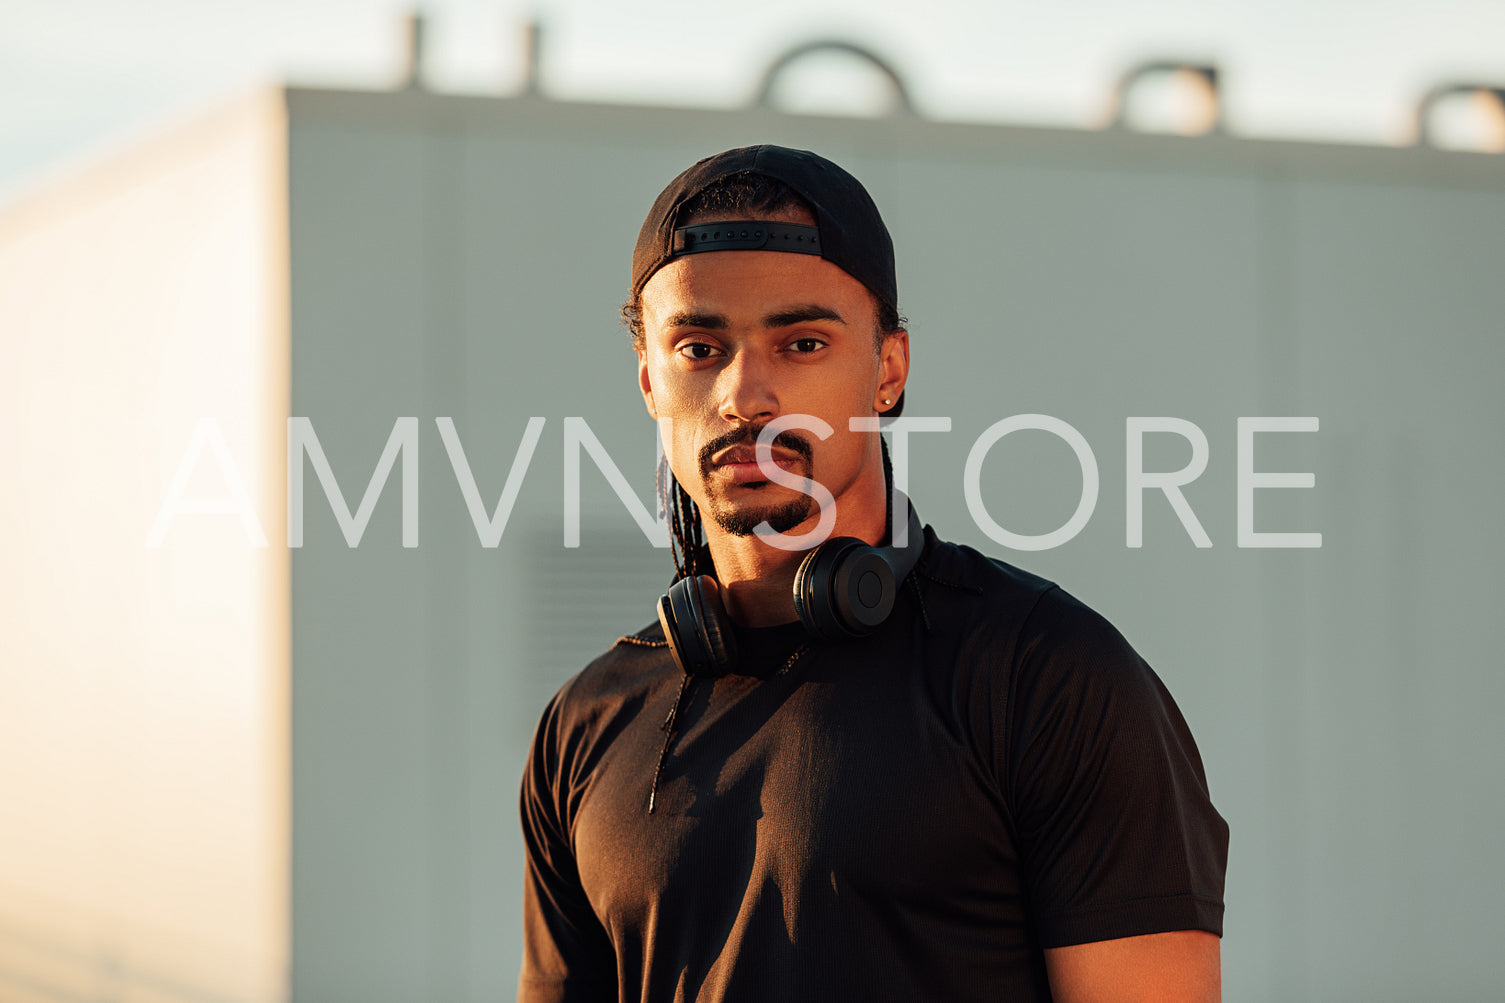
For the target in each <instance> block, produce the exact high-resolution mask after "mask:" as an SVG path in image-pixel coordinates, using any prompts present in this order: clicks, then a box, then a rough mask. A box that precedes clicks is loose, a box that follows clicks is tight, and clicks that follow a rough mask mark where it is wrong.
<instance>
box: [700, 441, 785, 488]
mask: <svg viewBox="0 0 1505 1003" xmlns="http://www.w3.org/2000/svg"><path fill="white" fill-rule="evenodd" d="M773 462H774V463H775V464H777V465H778V466H779V468H780V469H783V470H790V469H797V468H798V467H799V465H800V463H801V458H800V457H799V456H798V455H796V454H794V453H790V452H787V451H785V450H781V449H775V450H774V451H773ZM711 469H712V471H713V472H714V473H715V474H716V475H717V476H718V477H721V478H723V479H725V480H728V481H730V482H732V483H733V484H747V483H751V482H754V481H767V480H768V475H767V474H765V473H764V472H763V469H762V468H761V467H759V466H758V461H757V453H756V451H755V450H754V448H753V447H752V446H733V447H732V448H730V449H728V450H725V451H723V452H722V453H720V454H719V459H716V460H714V461H713V462H712V464H711Z"/></svg>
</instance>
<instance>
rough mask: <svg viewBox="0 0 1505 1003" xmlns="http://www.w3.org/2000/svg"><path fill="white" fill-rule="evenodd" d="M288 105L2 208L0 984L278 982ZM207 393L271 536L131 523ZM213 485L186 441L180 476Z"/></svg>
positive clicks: (218, 525) (272, 104)
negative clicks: (155, 540) (162, 530)
mask: <svg viewBox="0 0 1505 1003" xmlns="http://www.w3.org/2000/svg"><path fill="white" fill-rule="evenodd" d="M284 116H285V109H284V106H283V105H282V103H281V100H280V96H274V95H272V94H270V93H264V94H258V95H254V96H249V97H247V98H245V99H242V100H240V101H237V102H235V103H234V104H233V105H230V106H226V107H225V108H222V109H221V110H220V111H218V112H216V113H215V114H213V115H210V116H207V117H205V118H203V119H201V120H198V121H196V122H193V123H190V124H187V125H184V126H181V127H179V128H177V129H174V130H172V131H170V132H169V133H167V134H164V135H162V136H159V137H156V138H154V139H150V140H147V141H145V142H143V143H141V144H138V145H136V146H134V147H132V148H131V149H129V150H126V151H122V152H121V153H119V154H118V155H116V156H114V157H111V158H107V159H106V160H105V161H103V162H101V163H100V164H98V165H96V166H94V167H91V168H89V169H86V170H84V171H82V172H78V173H75V174H74V175H72V176H69V177H66V178H63V179H60V180H58V181H57V182H55V183H53V184H50V185H47V186H44V187H42V188H40V189H38V190H37V191H34V192H32V193H30V194H29V195H28V196H27V197H26V198H24V199H23V200H21V201H19V202H18V203H16V204H13V205H11V206H8V207H7V208H5V209H3V210H0V350H3V354H4V365H3V366H0V420H3V423H4V425H5V427H6V428H7V429H8V430H9V431H8V433H7V435H6V436H5V437H4V439H3V445H0V468H3V470H4V475H3V477H4V485H5V487H4V490H3V491H0V523H3V524H4V525H5V526H7V527H9V532H8V542H7V544H6V546H5V548H4V550H5V557H4V562H3V564H4V570H3V573H0V636H3V637H4V641H3V643H0V650H3V652H4V653H3V655H0V693H3V694H4V696H3V699H0V997H3V998H6V999H33V998H36V999H53V998H56V999H122V1000H124V999H133V1000H134V999H143V1000H144V999H154V1000H155V999H162V1000H184V1001H189V1000H196V999H203V1000H208V999H214V1000H237V1001H238V1000H246V1001H274V1000H281V999H284V998H285V992H286V989H285V983H286V974H285V969H286V959H287V951H288V921H287V914H286V913H287V891H286V885H287V879H286V872H287V869H288V849H287V839H288V836H287V826H288V808H287V799H288V795H287V788H288V779H287V771H288V763H287V710H286V695H285V692H286V686H287V678H286V675H287V668H288V644H289V640H288V614H287V602H288V600H287V593H288V570H287V551H286V549H285V548H284V547H282V546H280V541H281V538H282V536H283V528H282V527H283V518H284V517H283V508H282V497H283V487H282V485H283V480H284V473H283V466H282V455H283V451H282V443H281V438H282V419H283V416H284V415H285V413H286V409H287V393H288V391H287V319H286V295H285V291H284V290H285V284H286V280H285V275H286V251H285V232H286V224H285V195H284V189H285V180H284V179H285V166H284V165H285V159H284V156H285V155H284V142H283V136H284V133H285V129H284ZM205 418H208V419H212V420H213V421H214V422H216V423H217V426H218V428H219V429H220V431H221V432H222V434H223V437H224V441H225V443H226V444H227V446H228V452H229V456H230V457H231V459H232V461H233V463H234V464H235V465H236V467H237V469H238V472H239V474H240V476H241V477H242V478H243V479H244V482H245V485H246V488H247V490H248V491H249V493H250V499H251V501H252V504H253V505H254V507H255V509H256V512H257V515H258V517H259V519H260V521H261V525H262V529H263V531H264V533H265V534H266V536H267V537H269V538H270V540H271V541H272V542H273V543H274V544H279V545H276V546H271V547H265V548H260V549H258V548H254V547H251V546H249V545H248V543H247V537H246V535H245V533H244V531H243V529H242V527H241V525H240V523H239V521H238V520H236V519H234V518H232V517H229V516H224V515H183V516H180V517H179V518H178V519H177V520H176V521H175V522H174V523H173V524H172V525H171V527H170V530H169V532H168V533H167V535H166V536H165V539H164V541H163V543H162V545H161V546H160V547H158V548H148V547H147V546H146V541H147V538H148V534H149V532H150V531H151V529H152V527H153V523H154V520H155V519H156V518H157V515H158V510H159V507H160V506H161V505H162V503H163V502H164V500H165V499H166V497H167V494H168V486H169V484H170V482H171V481H172V478H173V476H174V474H175V473H176V471H177V469H178V466H179V464H180V462H181V460H182V459H183V457H184V452H185V450H186V449H187V447H188V444H189V441H190V439H191V438H192V436H193V434H194V432H195V429H196V427H197V425H198V423H199V422H200V420H201V419H205ZM225 494H226V490H225V482H224V481H223V479H222V478H221V477H220V476H219V473H218V466H217V464H216V463H215V462H214V460H213V458H212V454H211V453H210V452H209V451H206V452H205V453H204V454H203V455H202V457H201V462H200V463H199V464H198V465H197V466H196V468H195V473H194V475H193V477H192V478H191V480H190V481H189V483H188V490H187V495H188V496H189V497H223V496H224V495H225ZM70 994H71V995H70Z"/></svg>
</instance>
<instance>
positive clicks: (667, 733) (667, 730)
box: [648, 672, 690, 815]
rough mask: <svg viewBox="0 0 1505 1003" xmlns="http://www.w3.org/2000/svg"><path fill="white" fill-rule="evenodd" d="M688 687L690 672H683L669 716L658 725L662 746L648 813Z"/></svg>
mask: <svg viewBox="0 0 1505 1003" xmlns="http://www.w3.org/2000/svg"><path fill="white" fill-rule="evenodd" d="M689 688H690V674H689V673H688V672H686V673H684V676H683V678H681V679H680V681H679V692H678V693H677V694H675V696H674V706H673V707H670V708H669V716H668V717H667V718H666V719H665V720H664V723H663V724H662V725H660V726H659V727H660V730H661V731H663V733H664V747H663V748H662V749H660V750H659V753H658V766H657V767H655V768H654V770H653V787H652V789H651V790H649V791H648V814H650V815H652V814H653V806H654V802H656V801H657V800H658V778H659V777H661V776H663V774H664V761H665V760H666V759H668V758H669V745H670V743H672V742H673V741H674V726H675V724H676V723H678V721H679V704H680V701H682V700H684V698H685V691H686V690H688V689H689Z"/></svg>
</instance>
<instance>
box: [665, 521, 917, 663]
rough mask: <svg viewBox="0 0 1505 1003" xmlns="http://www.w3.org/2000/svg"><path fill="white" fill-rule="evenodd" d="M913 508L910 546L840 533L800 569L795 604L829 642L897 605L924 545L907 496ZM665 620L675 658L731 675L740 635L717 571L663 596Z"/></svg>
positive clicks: (861, 630) (869, 625)
mask: <svg viewBox="0 0 1505 1003" xmlns="http://www.w3.org/2000/svg"><path fill="white" fill-rule="evenodd" d="M899 502H902V503H903V506H904V510H905V511H907V512H908V513H909V535H908V538H907V541H906V543H905V545H904V546H903V547H894V546H887V547H872V546H869V545H868V544H866V543H863V542H862V541H861V540H859V539H857V538H856V537H854V536H839V537H837V538H836V539H834V540H827V541H826V542H825V543H823V544H821V545H820V546H819V547H816V548H815V549H814V550H811V551H810V552H809V553H808V554H806V555H805V559H804V560H803V561H801V562H800V566H799V570H798V571H797V572H795V575H794V610H795V612H796V613H798V614H799V618H800V622H801V623H803V624H804V625H805V628H806V629H807V630H809V631H810V633H812V634H814V635H815V636H816V637H818V638H821V639H822V640H826V641H838V640H844V639H847V638H854V637H862V636H863V635H865V634H871V633H872V632H873V631H874V630H876V629H877V628H878V626H879V625H880V624H882V623H883V621H884V620H886V619H887V618H888V614H889V613H890V612H891V611H892V610H893V608H894V600H895V599H897V598H898V595H899V586H900V585H901V584H903V582H904V579H905V578H906V577H908V575H909V573H910V571H912V570H914V566H915V563H916V562H917V561H919V559H920V551H921V550H923V549H924V547H925V535H924V530H923V529H922V528H921V526H920V517H919V516H918V515H917V514H915V510H914V507H913V506H911V505H910V504H909V499H908V498H906V497H904V495H903V494H900V493H899V492H895V503H896V504H897V503H899ZM658 622H659V625H660V626H662V627H663V629H664V637H665V638H666V639H667V640H668V642H669V652H670V654H672V655H673V656H674V664H675V665H678V666H679V668H680V671H681V672H683V673H684V674H685V675H686V676H689V675H714V676H719V675H724V674H726V673H727V672H729V671H730V670H731V669H732V667H733V666H735V665H736V664H737V639H736V637H735V635H734V634H733V633H732V621H731V617H730V616H728V615H727V612H726V606H725V604H723V603H722V601H721V585H720V584H719V583H718V582H717V581H716V579H714V578H712V577H711V576H710V575H695V576H693V577H687V578H681V579H680V580H679V581H677V582H675V583H674V584H673V585H671V586H669V592H668V594H667V595H664V596H661V597H659V600H658Z"/></svg>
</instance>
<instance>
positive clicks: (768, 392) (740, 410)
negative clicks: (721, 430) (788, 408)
mask: <svg viewBox="0 0 1505 1003" xmlns="http://www.w3.org/2000/svg"><path fill="white" fill-rule="evenodd" d="M717 390H718V392H719V393H720V397H721V405H720V412H721V417H723V418H725V419H726V420H727V421H730V422H738V423H741V424H747V423H752V422H760V421H766V420H768V419H770V418H774V417H777V416H778V413H779V398H778V392H777V389H776V387H775V385H774V373H773V368H772V365H771V364H770V361H769V360H767V359H764V358H763V357H761V355H760V354H759V353H758V352H756V351H753V350H751V349H749V348H742V349H740V350H738V351H736V352H734V353H733V354H732V357H731V359H730V360H728V362H727V364H726V365H725V366H724V367H723V368H722V370H721V374H720V377H719V378H718V380H717Z"/></svg>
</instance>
